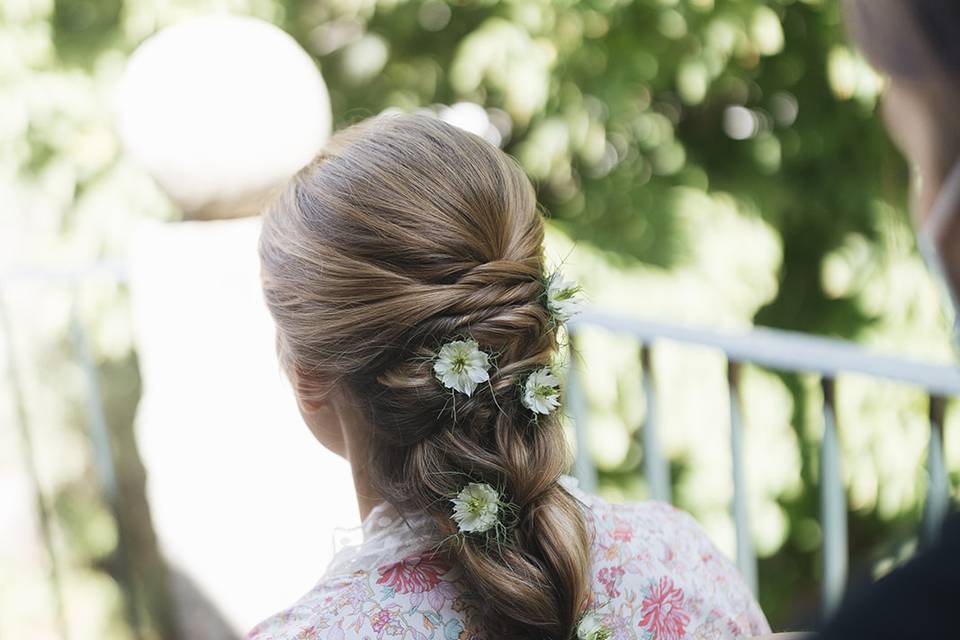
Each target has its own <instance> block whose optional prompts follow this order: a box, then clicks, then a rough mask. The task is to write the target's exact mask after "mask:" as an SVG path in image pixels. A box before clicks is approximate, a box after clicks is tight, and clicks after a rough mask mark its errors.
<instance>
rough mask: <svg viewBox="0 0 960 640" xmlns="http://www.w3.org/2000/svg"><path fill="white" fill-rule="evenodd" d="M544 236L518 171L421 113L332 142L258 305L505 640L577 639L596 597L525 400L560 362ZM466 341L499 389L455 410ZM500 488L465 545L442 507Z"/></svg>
mask: <svg viewBox="0 0 960 640" xmlns="http://www.w3.org/2000/svg"><path fill="white" fill-rule="evenodd" d="M542 243H543V222H542V218H541V216H540V214H539V212H538V211H537V206H536V199H535V196H534V193H533V188H532V186H531V185H530V183H529V181H528V180H527V178H526V177H525V176H524V174H523V172H522V171H521V170H520V169H519V167H518V166H517V165H516V164H515V163H514V162H513V161H512V160H510V159H509V158H508V157H507V156H505V155H504V154H503V153H501V152H500V151H499V150H497V149H495V148H494V147H492V146H491V145H489V144H488V143H486V142H485V141H483V140H481V139H479V138H477V137H476V136H473V135H471V134H468V133H465V132H463V131H461V130H458V129H456V128H454V127H451V126H449V125H446V124H444V123H442V122H439V121H437V120H434V119H430V118H427V117H423V116H400V117H390V118H378V119H375V120H372V121H367V122H366V123H363V124H361V125H356V126H354V127H351V128H350V129H347V130H345V131H344V132H341V133H340V134H338V135H337V136H336V137H335V138H334V139H333V140H332V141H331V143H330V145H329V146H328V150H327V152H326V154H325V155H323V156H321V157H319V158H317V159H316V160H315V161H314V162H313V163H312V164H311V165H309V166H307V167H305V168H304V169H303V170H302V171H301V172H300V173H299V174H298V175H297V176H296V178H295V179H294V180H293V181H292V183H291V185H290V187H289V188H288V189H287V190H286V191H285V192H284V193H283V194H281V196H280V197H279V198H278V199H277V200H276V202H275V203H274V205H273V206H272V207H271V208H270V210H269V211H268V212H267V214H266V216H265V220H264V227H263V232H262V237H261V256H262V262H263V283H264V292H265V295H266V298H267V302H268V305H269V307H270V309H271V312H272V313H273V315H274V317H275V319H276V321H277V324H278V329H279V334H280V336H281V338H282V343H283V344H284V345H285V347H284V348H285V349H286V350H287V352H288V357H290V358H292V359H293V360H294V361H296V362H297V363H298V365H299V367H300V368H301V369H302V370H304V371H314V372H318V373H320V372H332V373H335V374H336V375H337V376H338V377H339V378H340V379H341V380H343V383H344V384H345V385H346V386H347V389H348V390H349V391H350V392H351V393H352V394H353V396H354V397H355V398H357V399H358V401H359V402H360V403H361V404H362V406H364V407H365V410H366V413H367V417H368V419H369V422H370V424H371V425H372V426H373V429H374V436H373V446H372V451H371V455H372V459H371V461H370V469H372V472H373V473H372V475H373V479H374V480H375V482H376V484H377V487H378V489H379V491H380V492H381V493H382V495H383V496H384V498H386V499H387V500H388V501H390V502H391V503H392V504H394V505H395V506H397V507H398V508H399V509H400V510H401V511H407V512H414V511H416V512H425V513H427V514H429V515H430V516H432V518H433V521H434V522H435V535H436V540H435V541H434V542H435V543H436V544H437V545H438V548H439V549H440V551H441V552H442V553H445V554H447V555H448V556H449V557H450V559H451V560H452V561H454V562H456V563H457V564H458V565H460V566H461V568H462V569H463V572H464V575H465V576H466V578H467V580H468V581H469V584H470V585H471V587H472V588H473V589H474V590H475V591H476V592H477V593H478V594H479V595H481V596H482V602H483V606H484V611H483V614H484V615H483V624H484V631H485V632H487V633H488V634H490V637H497V638H551V639H554V638H556V639H564V640H565V639H567V638H569V637H570V636H571V634H572V633H573V627H574V624H575V622H576V620H577V618H578V615H579V613H580V611H581V609H582V607H583V605H584V602H585V599H586V597H587V588H588V573H589V552H588V549H589V547H588V541H587V533H586V526H585V523H584V519H583V516H582V513H581V511H580V506H579V505H578V503H577V502H576V500H575V499H574V498H573V497H572V496H571V495H570V494H569V493H567V492H566V490H564V489H563V487H562V486H561V485H560V484H558V482H557V479H558V478H559V476H560V474H561V473H562V472H563V470H564V469H565V468H566V466H567V463H568V453H567V450H566V442H565V439H564V437H563V433H562V430H561V428H560V425H559V424H558V422H557V419H556V417H555V414H551V415H548V416H539V418H538V419H534V416H533V414H532V413H531V412H530V411H529V410H528V409H527V408H525V407H524V406H523V405H522V403H521V402H520V387H521V381H522V380H523V379H524V378H525V376H527V375H529V374H530V373H531V372H532V371H534V370H536V369H538V368H541V367H544V366H548V365H549V364H550V362H551V359H552V357H553V355H554V354H555V352H556V349H557V335H556V326H555V323H554V322H553V321H552V320H551V316H550V314H549V312H548V310H547V307H546V305H545V290H544V274H543V255H542ZM458 337H463V338H466V337H468V338H471V339H473V340H476V341H477V342H478V344H479V345H481V347H482V349H483V350H484V351H485V352H487V353H489V354H491V356H492V360H493V364H494V366H493V367H492V369H491V371H490V380H489V383H485V384H483V385H481V386H479V387H478V388H477V389H476V391H475V392H474V393H473V394H472V395H471V396H469V397H467V396H465V395H462V394H460V395H457V396H455V397H454V396H452V393H451V391H450V390H449V389H445V388H444V387H443V386H442V385H441V384H439V383H438V381H437V379H436V378H435V377H434V373H433V371H432V364H433V359H434V357H435V354H436V353H437V351H438V349H439V347H440V346H441V345H442V344H443V343H446V342H449V341H450V340H454V339H456V338H458ZM467 481H474V482H484V483H487V484H490V485H491V486H495V487H498V488H499V489H500V490H501V491H502V492H503V493H504V495H506V496H507V497H508V499H509V501H510V502H511V503H512V504H513V505H514V506H515V508H516V522H514V523H513V526H511V527H510V528H509V529H508V530H507V533H506V536H505V539H503V540H500V541H499V542H498V544H496V545H490V544H487V543H486V542H485V541H484V540H482V539H477V538H473V537H470V536H466V537H463V536H461V537H459V538H456V542H453V540H454V538H455V534H456V533H457V527H456V524H455V523H454V522H453V520H452V519H451V509H450V503H449V497H450V496H451V495H455V494H456V493H457V492H458V491H459V490H460V489H461V488H462V487H463V486H464V484H465V482H467Z"/></svg>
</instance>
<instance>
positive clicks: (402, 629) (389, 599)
mask: <svg viewBox="0 0 960 640" xmlns="http://www.w3.org/2000/svg"><path fill="white" fill-rule="evenodd" d="M562 482H563V484H564V486H566V487H567V489H568V490H570V491H571V492H572V493H573V494H574V495H575V496H576V497H577V498H578V499H579V500H580V501H581V502H582V503H583V508H584V513H585V515H586V518H587V523H588V529H589V530H590V531H591V538H592V544H591V555H592V558H593V570H592V576H593V580H592V600H593V612H594V613H595V614H596V615H597V616H598V617H599V619H600V621H601V622H602V624H603V625H604V627H605V628H606V629H607V630H608V631H609V632H610V637H611V638H612V639H614V640H686V639H690V640H715V639H720V638H745V637H750V636H753V635H761V634H765V633H769V632H770V628H769V626H768V625H767V621H766V619H765V618H764V615H763V613H762V612H761V611H760V608H759V606H758V605H757V602H756V600H755V599H754V597H753V595H752V594H751V593H750V590H749V588H748V587H747V586H746V584H745V583H744V582H743V580H742V579H741V577H740V574H739V573H738V572H737V569H736V568H735V567H734V566H733V565H732V564H731V563H730V562H729V561H728V560H727V559H726V558H725V557H724V556H723V555H722V554H721V553H720V551H718V550H717V548H716V547H715V546H714V545H713V544H712V543H711V542H710V541H709V540H708V539H707V537H706V535H705V534H704V533H703V531H702V530H701V529H700V527H699V526H698V525H697V523H696V522H695V521H694V519H693V518H692V517H691V516H689V515H688V514H686V513H684V512H682V511H680V510H678V509H676V508H674V507H672V506H670V505H668V504H664V503H659V502H642V503H635V504H625V505H611V504H609V503H607V502H606V501H604V500H602V499H600V498H598V497H596V496H592V495H588V494H586V493H584V492H582V491H580V490H579V489H578V488H576V481H575V480H573V479H572V478H567V477H564V478H563V479H562ZM424 526H427V523H426V521H425V518H424V519H423V520H421V521H418V520H417V519H416V518H414V519H412V520H411V519H409V518H407V519H403V518H401V517H400V516H399V515H398V514H397V512H396V511H395V510H394V509H393V508H392V507H390V506H389V505H386V504H382V505H379V506H377V507H375V508H374V509H373V511H372V512H371V513H370V515H369V516H368V517H367V518H366V520H364V523H363V534H364V540H363V542H362V543H361V544H359V545H356V546H353V547H348V548H346V549H344V550H341V551H340V552H339V553H338V554H337V555H336V556H335V557H334V559H333V561H332V562H331V564H330V566H329V567H328V569H327V572H326V574H325V575H324V577H323V579H322V580H320V582H319V583H318V584H317V585H316V586H315V587H314V588H313V589H312V590H311V591H310V592H309V593H307V594H306V595H305V596H303V597H302V598H301V599H300V600H299V601H298V602H297V603H295V604H294V605H293V606H292V607H290V608H289V609H287V610H286V611H282V612H280V613H278V614H276V615H274V616H272V617H271V618H268V619H267V620H265V621H264V622H262V623H260V624H259V625H257V627H255V628H254V629H253V630H252V631H251V632H250V634H249V636H248V637H249V639H250V640H295V639H296V640H314V639H321V638H323V639H328V640H342V639H356V640H373V639H376V640H382V639H384V638H390V639H394V638H395V639H397V640H493V639H490V638H488V637H487V636H486V635H485V634H484V632H483V629H482V627H481V626H480V623H479V613H480V606H479V605H480V603H479V601H478V598H477V597H476V595H475V594H473V593H471V591H470V588H469V587H468V585H467V584H466V583H465V582H464V580H463V578H462V576H461V575H460V573H459V571H458V569H457V567H456V566H451V565H450V564H447V563H446V562H445V561H443V560H441V559H439V558H437V557H434V556H432V555H431V554H430V553H429V552H426V551H424V549H423V548H422V543H421V542H420V541H422V540H423V539H424V538H423V536H422V535H418V534H417V533H416V531H418V530H420V531H422V529H420V527H424Z"/></svg>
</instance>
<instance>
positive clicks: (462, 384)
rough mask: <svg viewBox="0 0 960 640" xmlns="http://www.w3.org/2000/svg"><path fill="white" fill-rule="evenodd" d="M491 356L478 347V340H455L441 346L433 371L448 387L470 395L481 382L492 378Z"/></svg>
mask: <svg viewBox="0 0 960 640" xmlns="http://www.w3.org/2000/svg"><path fill="white" fill-rule="evenodd" d="M489 368H490V358H489V357H488V356H487V354H485V353H484V352H483V351H480V349H479V348H477V341H476V340H455V341H453V342H448V343H447V344H445V345H443V346H442V347H440V353H439V354H437V361H436V362H435V363H434V364H433V372H434V374H436V376H437V380H439V381H440V382H442V383H443V386H445V387H447V388H448V389H455V390H457V391H460V392H462V393H465V394H467V395H468V396H469V395H470V394H472V393H473V390H474V389H476V388H477V384H479V383H480V382H486V381H487V380H489V379H490V375H489V374H488V373H487V369H489Z"/></svg>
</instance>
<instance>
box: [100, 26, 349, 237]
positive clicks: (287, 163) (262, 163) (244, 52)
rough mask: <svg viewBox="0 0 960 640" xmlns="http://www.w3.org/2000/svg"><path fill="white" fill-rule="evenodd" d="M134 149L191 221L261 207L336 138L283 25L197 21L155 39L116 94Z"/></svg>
mask: <svg viewBox="0 0 960 640" xmlns="http://www.w3.org/2000/svg"><path fill="white" fill-rule="evenodd" d="M118 111H119V121H118V126H119V132H120V137H121V139H122V141H123V144H124V147H125V148H126V149H127V151H128V152H129V153H130V154H131V155H132V156H133V157H134V158H135V159H136V160H137V161H138V162H139V163H140V164H141V165H143V166H144V167H145V168H146V170H147V171H148V172H149V173H150V174H151V175H152V176H153V177H154V178H155V179H156V180H157V182H158V183H159V184H160V186H161V187H162V188H163V189H164V190H166V192H167V193H168V194H169V195H170V196H171V197H172V198H173V199H174V200H175V201H176V202H177V203H178V204H179V205H180V206H181V207H182V208H183V210H184V214H185V216H186V217H188V218H195V219H196V218H201V219H204V218H206V219H209V218H228V217H238V216H244V215H250V214H253V213H256V212H257V211H258V210H259V208H260V207H261V205H262V204H263V200H264V197H265V196H266V195H267V194H269V192H270V190H271V189H272V188H273V187H275V186H276V185H277V184H279V183H280V182H282V181H283V180H285V179H286V178H288V177H289V176H291V175H292V174H293V173H295V172H296V171H297V170H298V169H299V168H300V167H302V166H303V165H305V164H306V163H307V162H309V161H310V160H311V158H312V157H313V156H314V155H315V154H316V153H317V152H318V151H319V149H320V148H321V146H322V145H323V144H324V142H326V140H327V138H328V137H329V135H330V127H331V114H330V99H329V96H328V94H327V88H326V85H325V84H324V82H323V78H322V77H321V75H320V71H319V70H318V69H317V66H316V64H315V63H314V61H313V60H312V59H311V58H310V56H309V55H308V54H307V53H306V51H304V50H303V49H302V48H301V47H300V45H299V44H297V42H296V41H295V40H294V39H293V38H292V37H290V36H289V35H288V34H287V33H285V32H284V31H282V30H281V29H279V28H277V27H276V26H274V25H272V24H270V23H268V22H264V21H263V20H259V19H256V18H250V17H241V16H229V15H224V16H211V17H203V18H195V19H192V20H188V21H185V22H181V23H178V24H176V25H173V26H171V27H168V28H166V29H163V30H161V31H160V32H158V33H156V34H155V35H153V36H151V37H150V38H148V39H147V40H146V41H144V42H143V44H141V45H140V47H139V48H138V49H137V50H136V51H135V52H134V53H133V55H132V56H131V57H130V60H129V62H128V65H127V68H126V71H125V73H124V76H123V79H122V81H121V83H120V87H119V93H118Z"/></svg>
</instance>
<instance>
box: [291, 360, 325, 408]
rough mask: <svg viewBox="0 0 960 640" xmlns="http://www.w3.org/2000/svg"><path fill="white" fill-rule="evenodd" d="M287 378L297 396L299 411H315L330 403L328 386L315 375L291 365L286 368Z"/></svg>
mask: <svg viewBox="0 0 960 640" xmlns="http://www.w3.org/2000/svg"><path fill="white" fill-rule="evenodd" d="M287 377H288V378H289V379H290V385H291V386H292V387H293V391H294V393H295V394H297V403H298V404H300V408H301V410H308V411H317V410H321V409H322V408H323V406H324V405H329V403H330V384H329V383H327V382H325V381H324V380H322V379H321V378H320V376H317V375H316V374H312V373H307V372H304V371H301V370H300V368H299V367H297V366H295V365H292V366H289V367H287Z"/></svg>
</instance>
